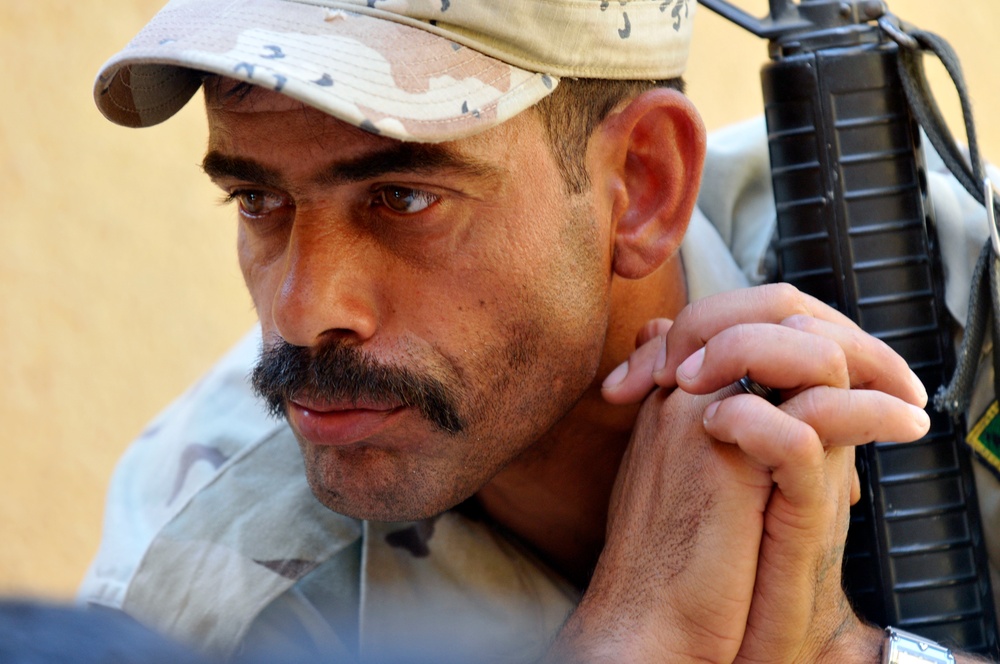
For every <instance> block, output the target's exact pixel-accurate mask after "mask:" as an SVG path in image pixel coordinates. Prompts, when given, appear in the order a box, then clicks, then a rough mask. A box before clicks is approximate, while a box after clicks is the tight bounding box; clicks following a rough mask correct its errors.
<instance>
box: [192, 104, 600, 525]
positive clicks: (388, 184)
mask: <svg viewBox="0 0 1000 664" xmlns="http://www.w3.org/2000/svg"><path fill="white" fill-rule="evenodd" d="M213 89H214V88H212V87H210V88H209V91H208V93H207V103H208V118H209V128H210V142H209V154H208V156H207V157H206V161H205V166H206V171H207V172H208V173H209V175H210V176H212V178H213V180H214V181H215V182H216V183H217V184H218V185H219V187H221V188H222V189H223V191H224V192H226V194H227V195H229V196H230V197H231V198H232V200H233V201H234V203H235V205H236V208H237V210H238V212H237V214H238V217H239V240H238V248H239V260H240V265H241V267H242V270H243V274H244V278H245V279H246V284H247V287H248V288H249V290H250V294H251V296H252V298H253V302H254V305H255V306H256V308H257V313H258V315H259V317H260V322H261V325H262V328H263V334H264V340H265V341H264V343H265V347H267V348H272V349H276V350H275V351H274V353H273V357H268V358H267V359H265V360H263V361H262V366H261V367H260V368H259V370H258V372H257V375H256V378H257V380H258V383H259V385H258V387H259V388H260V390H261V391H262V392H263V393H264V394H265V395H266V396H268V397H269V398H272V399H273V400H274V401H275V404H274V405H276V406H277V408H278V409H279V410H281V411H283V412H284V414H285V415H286V417H287V418H288V422H289V424H290V425H291V427H292V429H293V430H294V432H295V435H296V437H297V439H298V440H299V443H300V446H301V449H302V453H303V457H304V459H305V464H306V472H307V475H308V479H309V482H310V485H311V486H312V489H313V491H314V493H315V494H316V495H317V497H318V498H319V499H320V500H321V501H322V502H323V503H324V504H326V505H327V506H329V507H330V508H332V509H335V510H337V511H339V512H343V513H346V514H350V515H354V516H359V517H366V518H376V519H381V520H404V519H416V518H423V517H426V516H430V515H432V514H435V513H438V512H440V511H442V510H444V509H447V508H448V507H450V506H452V505H454V504H456V503H458V502H460V501H461V500H463V499H465V498H467V497H468V496H470V495H472V494H473V493H474V492H476V491H477V490H478V489H479V488H481V487H482V486H484V485H485V484H486V483H487V482H488V481H489V480H490V478H492V477H493V476H494V475H495V474H496V473H497V472H498V471H500V470H501V469H503V468H504V467H505V466H506V465H507V464H509V463H510V462H511V461H512V460H515V459H517V458H518V457H519V455H521V454H523V453H524V452H525V450H527V449H528V448H530V447H531V446H532V444H534V443H535V441H538V440H539V439H544V437H545V433H546V431H548V430H549V429H550V428H551V427H552V426H553V424H554V423H555V422H557V421H558V420H559V419H560V418H561V417H563V416H564V415H565V413H567V412H568V411H569V410H570V409H571V408H572V406H573V405H574V404H575V403H576V402H577V400H578V399H579V398H580V397H581V395H582V394H583V393H584V392H585V391H586V390H587V388H588V387H589V386H590V385H591V384H592V382H593V381H594V379H595V374H596V371H597V366H598V362H599V360H600V357H601V351H602V347H603V344H604V337H605V333H606V326H607V318H608V301H609V292H610V281H611V258H612V256H611V250H612V240H611V237H610V229H609V228H607V227H606V226H607V224H603V223H600V222H599V221H598V219H599V218H600V215H598V214H596V213H595V211H594V209H593V207H592V205H591V203H590V199H589V197H588V196H587V195H579V196H570V195H569V194H567V193H566V190H565V187H564V184H563V181H562V178H561V176H560V173H559V171H558V169H557V167H556V165H555V162H554V161H553V158H552V156H551V153H550V150H549V148H548V147H547V146H548V144H547V142H546V138H545V134H544V130H543V129H542V126H541V124H540V122H539V121H538V119H537V117H536V116H535V115H534V114H532V113H525V114H522V115H520V116H518V117H516V118H514V119H513V120H511V121H510V122H508V123H505V124H504V125H502V126H501V127H499V128H497V129H494V130H491V131H489V132H486V133H484V134H481V135H478V136H475V137H473V138H469V139H464V140H461V141H455V142H451V143H445V144H439V145H426V144H424V145H418V144H410V143H401V142H399V141H395V140H392V139H387V138H382V137H378V136H375V135H372V134H369V133H366V132H364V131H361V130H359V129H356V128H354V127H352V126H350V125H347V124H345V123H343V122H340V121H337V120H335V119H333V118H331V117H329V116H327V115H325V114H323V113H321V112H319V111H316V110H314V109H312V108H308V107H305V106H303V105H301V104H299V103H297V102H294V101H292V100H290V99H289V98H287V97H284V96H282V95H279V94H276V93H273V92H268V91H264V90H261V89H253V90H252V91H251V92H250V93H249V94H248V95H244V96H236V97H228V98H227V97H226V96H225V95H221V94H217V93H213V92H212V90H213ZM288 345H291V346H292V347H297V348H289V347H288ZM313 362H315V364H313Z"/></svg>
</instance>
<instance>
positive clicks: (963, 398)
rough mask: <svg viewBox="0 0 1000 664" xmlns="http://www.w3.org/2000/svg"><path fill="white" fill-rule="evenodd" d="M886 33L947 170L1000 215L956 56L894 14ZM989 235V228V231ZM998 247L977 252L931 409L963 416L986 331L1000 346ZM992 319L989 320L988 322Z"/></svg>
mask: <svg viewBox="0 0 1000 664" xmlns="http://www.w3.org/2000/svg"><path fill="white" fill-rule="evenodd" d="M879 24H880V26H881V27H882V28H883V30H884V31H885V33H886V34H887V35H888V36H889V37H890V38H892V39H893V40H894V41H896V43H898V44H899V58H898V60H899V74H900V78H901V79H902V84H903V90H904V91H905V93H906V98H907V101H908V102H909V104H910V108H911V109H912V111H913V114H914V116H916V118H917V121H918V122H919V123H920V126H921V127H922V128H923V130H924V132H925V133H926V134H927V138H928V140H930V142H931V144H932V145H933V146H934V148H935V149H936V150H937V152H938V154H939V155H940V156H941V159H942V160H943V161H944V163H945V165H946V166H947V167H948V170H949V171H951V173H952V174H953V175H954V176H955V178H956V179H957V180H958V181H959V183H961V185H962V186H963V187H964V188H965V189H966V191H968V192H969V194H970V195H971V196H972V197H973V198H974V199H975V200H977V201H979V203H980V204H983V205H985V204H987V203H988V204H990V205H992V206H993V209H994V211H995V214H996V216H997V218H1000V201H998V200H997V198H996V196H993V197H992V200H990V201H988V202H987V201H986V191H987V188H986V187H985V186H984V183H985V182H986V169H985V167H984V166H983V161H982V158H981V157H980V154H979V141H978V139H977V138H976V127H975V122H974V121H973V118H972V104H971V102H970V101H969V92H968V88H967V87H966V85H965V77H964V76H963V75H962V67H961V65H960V63H959V61H958V56H957V55H956V54H955V51H954V50H953V49H952V48H951V46H950V45H949V44H948V42H946V41H945V40H944V39H942V38H941V37H939V36H937V35H935V34H933V33H930V32H926V31H923V30H917V29H914V28H907V27H903V26H901V25H900V24H899V22H898V20H897V19H896V18H895V17H893V16H884V17H883V18H882V19H880V20H879ZM925 51H929V52H931V53H933V54H934V55H936V56H937V57H938V59H939V60H940V61H941V63H942V64H943V65H944V68H945V70H946V71H947V72H948V75H949V76H950V77H951V80H952V82H953V83H954V85H955V90H956V91H957V92H958V98H959V102H960V103H961V106H962V116H963V119H964V121H965V134H966V139H967V141H968V146H969V149H968V155H966V154H965V152H964V151H963V150H962V149H961V148H960V147H959V145H958V143H957V142H956V141H955V138H954V136H953V135H952V133H951V131H950V130H949V129H948V125H947V123H946V122H945V120H944V117H943V116H942V114H941V110H940V108H938V105H937V102H936V101H935V100H934V94H933V92H932V91H931V87H930V84H929V83H928V82H927V76H926V74H925V72H924V63H923V56H924V52H925ZM990 232H991V234H992V233H994V229H990ZM998 253H1000V248H997V247H994V246H993V243H992V242H991V241H990V240H989V239H987V241H986V244H985V245H984V246H983V249H982V251H981V252H980V254H979V260H978V261H977V262H976V268H975V271H974V272H973V275H972V287H971V289H970V292H969V309H968V315H967V319H966V327H965V335H964V336H963V337H962V344H961V347H960V348H959V351H958V358H957V362H956V366H955V373H954V375H953V376H952V378H951V381H950V382H949V384H948V385H947V386H941V388H940V389H939V390H938V392H937V394H936V395H934V407H935V408H937V409H938V410H939V411H943V412H947V413H949V414H951V416H952V417H953V418H956V419H959V418H961V417H963V416H964V415H965V412H966V410H967V409H968V407H969V402H970V400H971V398H972V391H973V388H974V387H975V379H976V372H977V370H978V368H979V361H980V358H981V357H982V354H983V344H984V342H985V340H986V330H987V328H989V329H990V332H991V337H992V340H993V346H994V348H995V349H1000V315H998V314H1000V256H998ZM990 320H992V324H990V323H989V322H988V321H990ZM993 362H994V378H993V380H994V394H997V395H1000V352H997V351H995V352H994V353H993Z"/></svg>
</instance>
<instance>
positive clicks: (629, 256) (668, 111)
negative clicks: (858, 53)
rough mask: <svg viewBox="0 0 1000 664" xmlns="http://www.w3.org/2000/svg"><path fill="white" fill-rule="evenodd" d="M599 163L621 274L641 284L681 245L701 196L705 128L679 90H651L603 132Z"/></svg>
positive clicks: (606, 124)
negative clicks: (607, 199)
mask: <svg viewBox="0 0 1000 664" xmlns="http://www.w3.org/2000/svg"><path fill="white" fill-rule="evenodd" d="M597 133H598V135H600V136H601V140H600V141H599V142H598V143H597V145H598V146H599V147H598V150H597V154H594V155H593V156H594V158H595V159H599V160H602V161H603V163H599V164H596V165H595V167H596V168H600V169H601V170H599V171H592V172H598V173H603V174H605V176H606V177H604V178H603V180H602V179H601V178H595V181H600V182H602V183H603V185H604V186H606V187H609V188H610V189H609V190H608V193H609V194H610V200H611V201H612V204H611V210H610V213H611V215H612V219H611V222H612V229H613V241H614V263H613V268H614V271H615V273H616V274H618V275H619V276H622V277H625V278H627V279H640V278H642V277H645V276H647V275H648V274H650V273H652V272H653V271H654V270H656V269H657V268H658V267H659V266H660V265H662V264H663V263H664V262H665V261H666V260H667V259H668V258H670V256H672V255H673V254H674V252H676V251H677V249H678V247H680V244H681V240H682V239H683V238H684V233H685V231H686V230H687V225H688V222H689V221H690V219H691V213H692V212H693V210H694V205H695V202H696V201H697V198H698V188H699V186H700V184H701V169H702V164H703V163H704V160H705V127H704V125H703V124H702V122H701V117H700V116H699V115H698V112H697V111H696V110H695V108H694V105H693V104H692V103H691V102H690V101H689V100H688V98H687V97H685V96H684V95H683V94H682V93H680V92H677V91H676V90H670V89H666V88H658V89H655V90H650V91H647V92H645V93H643V94H641V95H639V96H638V97H636V98H635V99H633V100H632V101H631V102H630V103H629V104H628V105H627V106H625V107H624V108H622V109H621V110H619V111H616V112H615V113H614V114H612V115H611V116H609V117H608V118H607V119H606V120H605V121H604V122H603V123H602V124H601V125H600V127H598V132H597Z"/></svg>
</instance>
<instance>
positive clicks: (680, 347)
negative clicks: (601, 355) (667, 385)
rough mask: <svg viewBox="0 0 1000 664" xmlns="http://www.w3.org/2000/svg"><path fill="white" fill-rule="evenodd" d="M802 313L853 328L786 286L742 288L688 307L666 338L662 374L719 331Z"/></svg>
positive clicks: (832, 311)
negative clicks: (663, 370)
mask: <svg viewBox="0 0 1000 664" xmlns="http://www.w3.org/2000/svg"><path fill="white" fill-rule="evenodd" d="M796 314H802V315H805V316H810V317H815V318H820V319H822V320H825V321H829V322H831V323H835V324H838V325H844V326H847V327H854V328H857V327H858V326H857V324H856V323H854V321H852V320H851V319H850V318H848V317H847V316H845V315H844V314H842V313H840V312H839V311H837V310H836V309H833V308H832V307H830V306H829V305H826V304H824V303H823V302H820V301H819V300H817V299H816V298H814V297H812V296H810V295H806V294H805V293H803V292H801V291H799V290H797V289H796V288H795V287H794V286H791V285H789V284H768V285H766V286H759V287H756V288H743V289H739V290H735V291H729V292H726V293H720V294H718V295H713V296H711V297H707V298H703V299H701V300H696V301H694V302H692V303H690V304H688V305H687V306H686V307H684V309H683V310H682V311H681V313H680V314H678V316H677V318H676V319H675V320H674V325H673V327H672V328H671V329H670V333H669V335H668V337H667V349H668V353H667V362H666V365H665V371H667V372H668V373H670V374H671V375H672V374H673V373H674V372H675V371H676V370H677V366H678V365H679V364H680V363H681V362H682V361H684V359H685V358H687V357H688V356H689V355H691V353H693V352H695V351H696V350H698V349H699V348H701V347H702V346H704V345H705V343H706V342H707V341H708V340H709V339H711V338H712V337H714V336H715V335H717V334H718V333H719V332H721V331H722V330H724V329H726V328H729V327H732V326H734V325H737V324H739V323H775V324H777V323H780V322H781V321H783V320H785V319H786V318H789V317H791V316H794V315H796Z"/></svg>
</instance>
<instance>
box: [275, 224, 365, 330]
mask: <svg viewBox="0 0 1000 664" xmlns="http://www.w3.org/2000/svg"><path fill="white" fill-rule="evenodd" d="M287 246H288V249H287V252H286V254H285V261H284V264H283V266H282V267H283V273H282V275H281V279H280V281H279V283H278V288H277V290H276V292H275V294H274V300H273V302H272V309H271V316H272V319H273V321H274V325H275V327H276V328H277V332H278V333H279V334H280V335H281V337H282V338H283V339H284V340H285V341H287V342H288V343H290V344H294V345H296V346H306V347H311V346H315V345H317V344H318V343H321V342H329V341H330V340H331V339H332V338H337V339H342V340H345V341H350V342H354V343H362V342H364V341H365V340H367V339H370V338H371V337H372V336H374V334H375V332H376V330H377V329H378V310H377V307H376V299H377V298H376V296H375V279H376V278H377V275H378V274H379V270H381V269H384V266H381V265H379V263H380V260H379V256H378V251H377V248H375V247H374V246H373V243H372V242H371V240H370V239H367V238H365V237H364V236H363V235H361V236H359V235H358V234H354V235H353V236H350V235H349V234H348V233H345V232H341V231H335V230H332V229H331V228H330V227H329V226H328V225H322V224H320V225H312V224H309V223H308V222H307V221H304V220H301V219H297V220H296V223H295V225H294V227H293V230H292V233H291V236H290V237H289V242H288V245H287Z"/></svg>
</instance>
